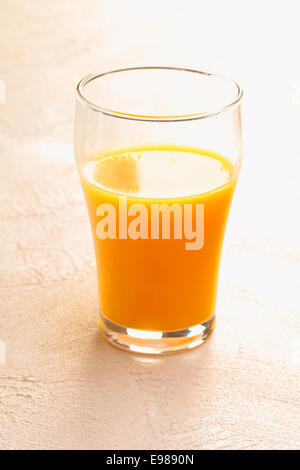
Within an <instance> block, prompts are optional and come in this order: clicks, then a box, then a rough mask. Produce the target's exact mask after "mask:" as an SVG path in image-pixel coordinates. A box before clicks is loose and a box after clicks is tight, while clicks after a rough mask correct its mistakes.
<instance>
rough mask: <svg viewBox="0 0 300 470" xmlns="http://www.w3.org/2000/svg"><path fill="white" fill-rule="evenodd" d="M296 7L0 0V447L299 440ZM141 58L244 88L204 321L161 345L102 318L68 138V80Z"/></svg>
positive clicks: (220, 445) (222, 445)
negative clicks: (237, 171)
mask: <svg viewBox="0 0 300 470" xmlns="http://www.w3.org/2000/svg"><path fill="white" fill-rule="evenodd" d="M150 5H151V6H150ZM225 5H226V6H225ZM297 7H299V3H298V2H297V1H291V0H290V1H287V2H274V1H272V2H270V1H268V0H266V1H265V2H263V5H262V3H261V2H249V3H248V6H247V4H246V3H244V2H238V1H231V0H228V1H227V2H221V1H216V0H213V1H211V2H203V3H201V2H193V1H189V2H183V3H182V2H175V1H174V2H169V1H168V2H167V1H166V2H156V1H153V2H137V1H131V0H130V1H128V2H121V1H119V2H118V1H116V0H113V1H110V2H104V1H100V2H99V1H91V0H88V1H83V0H78V1H76V2H72V1H70V0H61V1H58V0H54V1H51V2H47V1H44V0H43V1H33V0H28V1H21V0H11V1H8V0H2V1H1V7H0V8H1V15H0V42H1V50H0V80H1V82H0V83H1V90H2V94H0V98H1V102H2V104H0V165H1V173H0V225H1V230H0V237H1V246H0V250H1V251H0V256H1V262H0V285H1V287H0V305H1V311H0V448H1V449H25V448H33V449H43V448H46V449H55V448H58V449H68V448H71V449H81V448H88V449H101V448H102V449H103V448H107V449H125V448H129V449H143V448H146V449H172V448H174V449H192V448H197V449H238V448H239V449H249V448H250V449H254V448H269V449H272V448H281V449H288V448H298V449H299V448H300V410H299V406H300V405H299V384H300V381H299V372H300V321H299V316H300V306H299V304H300V302H299V293H300V275H299V265H300V251H299V250H300V248H299V239H300V223H299V203H300V186H299V170H300V145H299V140H300V138H299V123H300V65H299V64H300V62H299V50H298V48H299V41H300V32H299V25H298V18H299V14H298V13H299V12H298V11H297ZM233 12H234V15H233ZM203 18H204V19H203ZM200 20H201V21H200ZM253 25H255V27H253ZM211 31H214V32H215V33H214V34H209V33H210V32H211ZM216 31H217V33H216ZM146 62H148V63H151V62H156V63H157V62H160V63H162V62H168V63H177V64H180V63H182V64H192V65H197V66H200V67H201V66H202V67H205V68H208V69H213V70H217V71H220V72H223V73H226V74H228V75H232V76H233V77H234V78H236V79H237V80H238V81H239V82H241V85H242V86H243V88H244V89H245V91H246V94H245V103H244V136H245V138H244V148H245V159H244V165H243V170H242V173H241V177H240V181H239V185H238V189H237V191H236V194H235V198H234V202H233V205H232V210H231V215H230V218H229V223H228V229H227V233H226V239H225V243H224V252H223V258H222V266H221V273H220V284H219V295H218V308H217V327H216V330H215V333H214V335H213V336H212V338H211V340H210V341H209V342H208V343H207V344H205V345H204V346H201V347H200V348H198V349H196V350H194V351H191V352H188V353H184V354H178V355H173V356H169V357H166V358H157V357H154V358H150V357H145V356H138V355H133V354H128V353H124V352H122V351H119V350H117V349H115V348H113V347H112V346H110V345H109V344H107V343H106V342H105V341H104V340H103V339H102V338H101V337H100V335H99V331H98V324H97V292H96V273H95V264H94V255H93V248H92V239H91V234H90V227H89V223H88V217H87V212H86V208H85V205H84V202H83V196H82V192H81V189H80V185H79V180H78V177H77V174H76V170H75V165H74V162H73V150H72V133H73V116H74V101H75V100H74V88H75V85H76V83H77V81H78V80H79V79H80V78H81V77H82V76H83V75H85V74H86V73H88V72H90V71H93V70H95V69H106V68H109V67H112V66H114V65H123V64H127V63H129V64H132V63H146ZM4 84H5V87H6V96H4V93H3V88H4ZM1 90H0V91H1ZM4 98H5V100H4ZM4 101H5V103H4Z"/></svg>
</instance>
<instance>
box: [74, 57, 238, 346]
mask: <svg viewBox="0 0 300 470" xmlns="http://www.w3.org/2000/svg"><path fill="white" fill-rule="evenodd" d="M241 98H242V91H241V89H240V87H239V86H238V84H237V83H236V82H235V81H233V80H231V79H229V78H226V77H224V76H221V75H218V74H215V73H210V72H207V71H203V70H196V69H194V68H187V67H171V66H147V67H128V68H121V69H116V70H111V71H107V72H103V73H95V74H90V75H87V76H86V77H85V78H83V79H82V80H81V81H80V82H79V84H78V86H77V102H76V118H75V132H74V148H75V156H76V163H77V167H78V171H79V176H80V179H81V184H82V187H83V192H84V195H85V199H86V204H87V208H88V212H89V217H90V222H91V228H92V234H93V239H94V247H95V256H96V265H97V272H98V291H99V321H100V329H101V332H102V334H103V335H104V337H105V338H106V339H107V340H108V341H110V342H111V343H112V344H114V345H115V346H118V347H120V348H123V349H125V350H129V351H132V352H140V353H145V354H165V353H171V352H175V351H182V350H187V349H190V348H194V347H196V346H198V345H200V344H201V343H203V342H204V341H205V340H206V339H207V338H208V337H209V335H210V334H211V333H212V331H213V329H214V326H215V305H216V295H217V283H218V271H219V263H220V256H221V250H222V242H223V236H224V230H225V225H226V220H227V216H228V212H229V209H230V204H231V200H232V196H233V193H234V189H235V185H236V182H237V178H238V174H239V169H240V165H241V157H242V148H241V117H240V114H241V113H240V111H241V110H240V108H241Z"/></svg>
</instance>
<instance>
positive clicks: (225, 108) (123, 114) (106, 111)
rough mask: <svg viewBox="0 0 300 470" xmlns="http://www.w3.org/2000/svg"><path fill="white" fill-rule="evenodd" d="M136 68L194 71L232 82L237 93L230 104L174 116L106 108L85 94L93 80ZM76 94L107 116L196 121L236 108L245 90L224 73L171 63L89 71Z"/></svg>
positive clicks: (135, 119)
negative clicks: (133, 112) (87, 86)
mask: <svg viewBox="0 0 300 470" xmlns="http://www.w3.org/2000/svg"><path fill="white" fill-rule="evenodd" d="M134 70H176V71H181V72H192V73H196V74H200V75H202V76H206V77H211V78H217V79H220V80H224V81H227V82H231V83H232V84H233V85H234V87H235V89H236V94H235V96H234V98H233V100H231V101H230V102H229V103H228V104H225V105H223V106H220V107H218V108H215V109H212V110H210V111H209V110H208V111H205V112H201V113H192V114H181V115H180V114H178V115H176V114H175V115H172V116H155V115H153V116H147V115H143V114H132V113H127V112H123V111H118V110H113V109H110V108H106V107H103V106H101V105H98V104H96V103H94V102H93V101H91V100H89V99H88V98H87V97H86V96H85V95H84V88H85V86H86V85H88V83H90V82H91V81H93V80H96V79H99V78H101V77H104V76H107V75H111V74H114V73H119V72H128V71H134ZM76 95H77V99H78V100H79V101H80V102H81V103H82V104H84V105H86V106H87V107H88V108H89V109H91V110H93V111H96V112H100V113H102V114H104V115H106V116H110V117H114V118H119V119H127V120H133V121H146V122H178V121H194V120H197V119H206V118H209V117H213V116H217V115H219V114H222V113H224V112H226V111H228V110H230V109H232V108H234V107H235V106H237V105H238V104H239V103H240V102H241V99H242V97H243V90H242V89H241V87H240V86H239V84H238V83H237V82H236V81H235V80H233V79H231V78H229V77H227V76H226V75H222V74H219V73H215V72H210V71H208V70H203V69H197V68H192V67H184V66H171V65H141V66H130V67H121V68H116V69H111V70H107V71H104V72H100V73H99V72H92V73H89V74H88V75H86V76H84V77H83V78H82V79H81V80H80V81H79V83H78V84H77V87H76Z"/></svg>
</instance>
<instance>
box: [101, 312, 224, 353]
mask: <svg viewBox="0 0 300 470" xmlns="http://www.w3.org/2000/svg"><path fill="white" fill-rule="evenodd" d="M99 323H100V328H101V333H102V334H103V336H104V337H105V339H107V340H108V341H109V342H110V343H111V344H113V345H114V346H117V347H118V348H121V349H125V350H126V351H130V352H134V353H141V354H161V355H163V354H170V353H175V352H179V351H186V350H189V349H192V348H196V347H197V346H199V345H200V344H202V343H204V342H205V341H206V340H207V338H208V337H209V336H210V335H211V333H212V332H213V330H214V327H215V315H213V316H212V317H211V318H210V319H209V320H207V321H206V322H204V323H201V324H199V325H195V326H192V327H191V328H186V329H184V330H176V331H166V332H162V331H148V330H135V329H132V328H125V327H123V326H120V325H118V324H116V323H113V322H112V321H110V320H108V319H107V318H106V317H104V315H102V314H100V318H99Z"/></svg>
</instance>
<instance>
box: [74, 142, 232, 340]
mask: <svg viewBox="0 0 300 470" xmlns="http://www.w3.org/2000/svg"><path fill="white" fill-rule="evenodd" d="M236 177H237V175H236V174H235V172H234V169H233V166H232V164H231V162H230V161H229V160H227V159H226V158H224V157H222V156H221V155H218V154H216V153H214V152H210V151H207V150H201V149H195V148H188V147H177V146H172V145H169V146H168V145H164V146H156V147H155V146H151V147H136V148H131V149H123V150H116V151H112V152H110V153H105V154H101V155H98V156H97V158H93V159H91V160H90V161H88V162H86V163H85V165H84V166H83V168H82V170H81V182H82V186H83V190H84V194H85V198H86V201H87V205H88V209H89V215H90V220H91V225H92V231H93V236H94V245H95V252H96V261H97V269H98V285H99V298H100V310H101V313H102V314H103V315H104V316H105V317H106V318H108V319H109V320H111V321H113V322H115V323H117V324H119V325H122V326H126V327H128V328H134V329H144V330H152V331H153V330H154V331H171V330H180V329H184V328H188V327H191V326H194V325H197V324H199V323H203V322H205V321H207V320H209V319H210V318H211V317H212V316H213V314H214V310H215V303H216V291H217V278H218V269H219V260H220V254H221V248H222V241H223V235H224V229H225V225H226V219H227V214H228V210H229V207H230V203H231V199H232V195H233V192H234V188H235V183H236ZM120 196H126V197H127V204H128V207H129V206H130V205H131V204H135V203H142V204H144V205H145V206H146V207H147V209H148V212H149V214H150V213H151V205H152V204H162V203H166V204H170V205H172V204H180V205H181V206H182V209H183V206H184V204H192V205H193V207H195V206H196V204H204V245H203V247H202V249H200V250H192V251H189V250H186V249H185V243H186V241H187V240H186V239H184V238H183V239H174V238H172V234H173V232H172V230H171V238H170V239H161V237H160V239H157V240H155V239H151V237H150V236H149V239H141V238H139V239H136V240H133V239H130V238H127V239H119V238H116V239H106V240H100V239H99V238H98V237H97V236H96V228H97V223H98V222H99V217H98V216H97V215H96V210H97V207H98V206H99V205H100V204H104V203H106V204H107V203H108V204H112V205H114V207H115V209H116V214H117V216H118V211H119V209H118V207H119V198H120ZM128 220H129V221H130V217H128Z"/></svg>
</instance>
